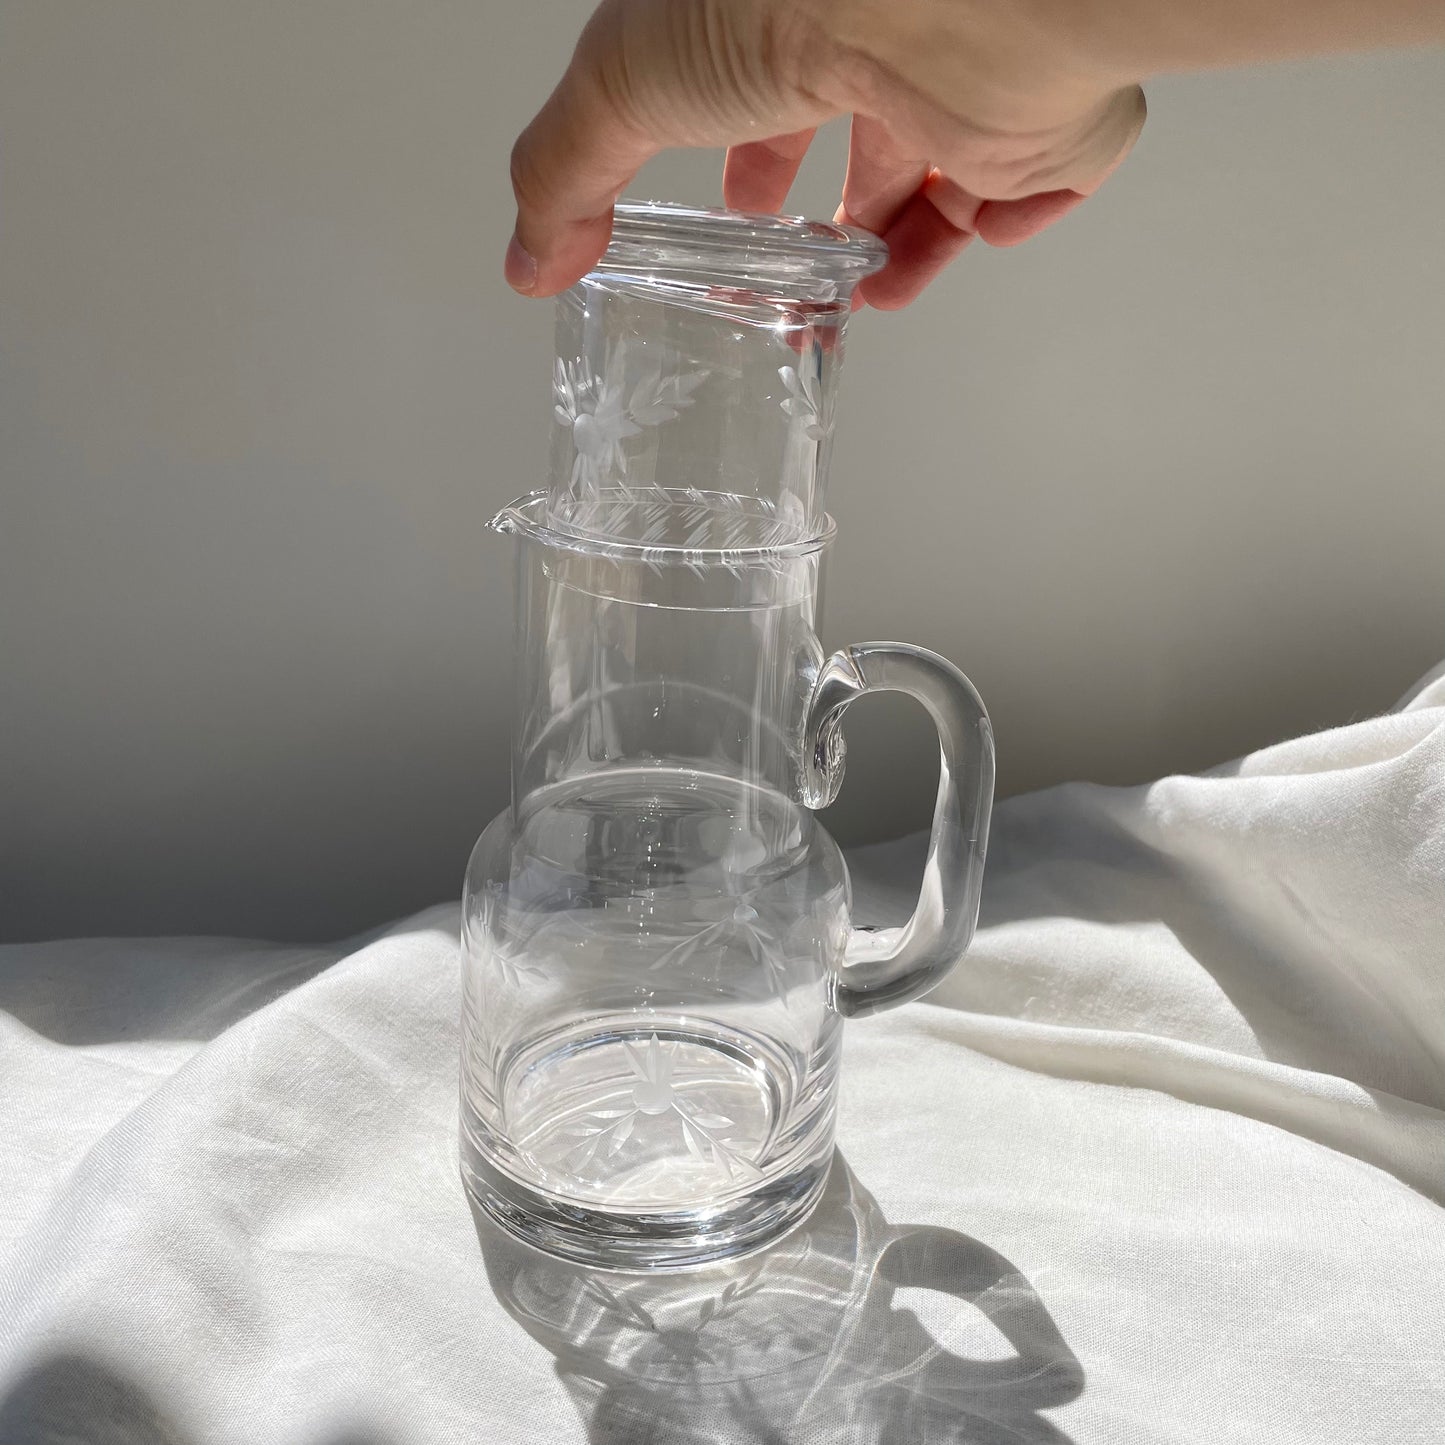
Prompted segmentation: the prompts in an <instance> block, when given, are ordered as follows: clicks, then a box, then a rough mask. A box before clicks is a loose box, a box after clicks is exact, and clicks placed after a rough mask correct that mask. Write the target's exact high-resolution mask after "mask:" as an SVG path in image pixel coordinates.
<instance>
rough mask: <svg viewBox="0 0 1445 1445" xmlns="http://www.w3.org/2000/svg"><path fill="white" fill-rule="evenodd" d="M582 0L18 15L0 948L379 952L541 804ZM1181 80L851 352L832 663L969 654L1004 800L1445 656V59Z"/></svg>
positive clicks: (45, 1) (799, 201) (4, 441)
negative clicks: (553, 365) (530, 494)
mask: <svg viewBox="0 0 1445 1445" xmlns="http://www.w3.org/2000/svg"><path fill="white" fill-rule="evenodd" d="M585 8H586V7H585V5H583V4H578V3H574V0H568V3H565V4H564V3H561V0H551V3H548V4H531V5H523V4H520V3H518V4H507V5H502V4H477V3H475V0H466V3H460V0H459V3H441V0H425V3H420V0H413V3H408V4H405V5H403V4H395V3H386V4H372V3H363V0H307V3H306V4H304V5H297V4H291V3H279V0H278V3H245V4H220V3H204V4H196V3H179V0H176V3H143V0H128V3H126V4H119V5H107V4H98V3H92V4H84V3H71V4H57V3H53V0H3V3H0V146H3V151H0V166H3V169H0V348H3V352H0V468H3V472H0V730H3V749H0V935H3V936H4V937H7V938H12V939H13V938H23V937H38V936H45V935H54V934H81V933H98V932H174V931H207V932H233V933H246V934H270V935H282V936H291V937H297V938H300V937H305V936H324V935H336V934H340V933H343V932H345V931H348V930H351V929H355V928H358V927H361V926H364V925H368V924H371V923H373V922H376V921H379V920H381V919H384V918H386V917H388V916H392V915H396V914H398V913H401V912H402V911H404V910H407V909H410V908H412V907H414V906H419V905H422V904H425V903H428V902H431V901H434V900H436V899H437V898H439V897H444V896H446V895H448V894H450V893H451V892H452V891H453V890H454V889H455V888H456V886H457V883H458V879H459V877H460V873H461V869H462V865H463V862H464V860H465V857H466V854H467V851H468V849H469V847H470V844H471V841H472V839H473V838H474V836H475V835H476V833H477V832H478V831H479V830H480V828H481V826H482V825H483V824H484V822H485V821H486V819H487V818H488V817H489V816H490V814H491V813H492V812H493V811H494V810H496V809H497V808H498V807H500V806H501V805H502V803H503V798H504V789H505V754H506V746H507V744H506V727H507V696H508V686H509V681H508V669H509V655H510V641H511V634H510V626H511V623H510V616H511V600H510V589H509V565H510V558H509V556H508V554H507V550H506V547H505V545H504V544H503V543H501V542H500V541H497V540H494V539H492V538H490V537H489V536H487V535H485V534H484V532H483V523H484V522H485V521H486V519H487V517H488V516H489V515H490V513H491V512H492V511H493V510H494V508H495V507H496V506H497V505H498V504H499V503H501V502H503V501H505V500H507V499H509V498H510V497H511V496H513V495H514V494H515V493H518V492H521V491H523V490H526V489H528V488H529V487H530V486H532V485H533V484H534V483H535V481H536V479H537V471H538V467H539V465H540V463H541V460H542V455H543V441H544V423H545V417H546V411H547V406H548V357H549V354H550V326H551V317H550V310H549V308H548V307H547V306H546V305H545V304H542V305H539V304H535V303H527V302H524V301H522V300H519V299H517V298H514V297H512V296H511V295H510V294H509V293H508V292H507V291H506V290H505V288H504V287H503V285H502V283H501V280H500V276H499V266H500V257H501V252H502V247H503V245H504V243H505V240H506V237H507V234H508V231H509V229H510V224H511V212H510V206H509V198H508V191H507V185H506V159H507V152H508V149H509V147H510V143H511V139H512V136H513V135H514V133H515V132H516V130H517V129H518V128H519V127H520V126H521V125H522V124H523V123H524V122H525V120H526V119H527V117H528V116H529V115H530V113H531V111H532V110H533V109H534V108H535V106H536V104H537V103H538V102H539V101H540V99H541V97H542V95H543V93H544V92H545V90H546V88H547V87H549V86H550V85H551V83H552V82H553V80H554V79H555V77H556V75H557V74H558V73H559V72H560V69H561V67H562V65H563V63H564V60H565V58H566V55H567V53H568V51H569V50H570V47H571V42H572V39H573V37H574V35H575V32H576V29H577V27H578V26H579V25H580V23H581V20H582V17H583V14H584V11H585ZM1150 98H1151V104H1152V111H1153V114H1152V117H1151V120H1150V124H1149V126H1148V128H1147V129H1146V132H1145V135H1144V138H1143V140H1142V142H1141V145H1140V148H1139V150H1138V152H1137V154H1136V155H1135V156H1134V157H1133V159H1132V160H1131V161H1130V163H1129V164H1128V165H1127V166H1125V167H1124V168H1123V170H1122V171H1121V172H1120V173H1119V174H1118V176H1117V177H1116V178H1115V180H1114V181H1113V182H1112V183H1111V184H1110V186H1109V187H1108V188H1107V189H1106V190H1105V192H1104V193H1103V194H1102V195H1101V196H1100V197H1099V198H1098V199H1097V200H1095V201H1094V202H1092V203H1091V204H1090V205H1088V206H1085V207H1083V208H1082V209H1081V210H1080V211H1078V212H1077V213H1076V214H1075V215H1074V216H1073V217H1071V218H1070V219H1069V220H1067V221H1066V222H1065V223H1064V224H1063V225H1061V226H1060V227H1058V228H1057V229H1056V230H1055V231H1053V232H1051V233H1050V234H1048V235H1046V236H1045V237H1043V238H1041V239H1039V240H1038V241H1036V242H1034V243H1033V244H1031V245H1029V246H1026V247H1024V248H1022V249H1019V250H1017V251H1012V252H989V251H987V250H985V249H983V248H981V247H980V248H978V249H976V250H974V251H971V252H970V253H969V254H968V256H967V257H966V258H965V259H964V261H963V263H962V264H960V265H959V266H958V267H957V268H956V269H955V271H954V272H953V274H952V275H950V276H949V277H948V278H947V280H946V281H945V282H944V283H943V284H942V285H940V286H939V287H938V288H937V289H936V290H935V291H934V292H933V293H932V294H931V296H930V297H929V299H928V300H927V301H926V302H925V303H924V304H921V305H919V306H917V307H915V308H914V309H913V310H912V311H911V312H909V313H907V314H904V315H900V316H893V317H878V316H876V315H873V316H864V317H862V318H861V319H860V321H859V322H858V323H857V325H856V327H855V329H854V331H853V334H852V337H851V347H850V360H849V374H848V376H847V377H846V379H845V395H844V399H843V406H842V408H841V409H840V421H839V426H838V450H837V463H836V471H835V481H834V494H833V496H834V511H835V512H836V514H837V516H838V519H839V522H840V525H841V528H842V532H841V537H840V540H839V542H838V545H837V549H836V552H835V554H834V558H833V563H832V569H831V576H830V589H829V619H828V621H829V628H828V631H829V640H830V641H831V642H835V643H837V642H842V641H845V640H848V639H859V640H861V639H864V638H869V637H875V636H885V637H900V638H906V639H909V640H913V641H918V642H921V643H924V644H927V645H929V646H932V647H935V648H938V649H939V650H941V651H943V652H946V653H948V654H949V655H951V656H952V657H954V658H956V659H957V660H958V661H959V662H960V663H961V664H962V665H963V666H964V667H965V668H966V669H967V670H968V671H969V672H970V674H971V675H972V676H973V678H974V680H975V681H976V682H977V684H978V685H979V687H980V689H981V690H982V692H983V694H984V696H985V697H986V698H987V700H988V702H989V704H990V707H991V710H992V712H993V715H994V719H995V723H996V725H997V730H998V735H999V739H1000V748H1001V753H1000V757H1001V782H1002V786H1003V789H1004V790H1005V791H1017V790H1020V789H1025V788H1034V787H1039V786H1042V785H1046V784H1050V783H1053V782H1056V781H1059V780H1061V779H1067V778H1092V779H1097V780H1102V781H1108V782H1129V781H1137V780H1143V779H1147V778H1150V777H1153V776H1156V775H1158V774H1161V773H1163V772H1166V771H1169V770H1174V769H1190V768H1196V767H1199V766H1202V765H1207V764H1210V763H1214V762H1217V761H1220V760H1222V759H1224V758H1227V757H1228V756H1230V755H1232V754H1235V753H1238V752H1240V751H1243V750H1245V749H1247V748H1250V747H1253V746H1256V745H1258V744H1262V743H1266V742H1269V741H1271V740H1274V739H1278V738H1280V737H1282V736H1285V735H1288V734H1291V733H1294V732H1297V731H1300V730H1304V729H1310V728H1316V727H1319V726H1321V725H1326V724H1333V723H1341V722H1344V721H1347V720H1348V719H1350V718H1352V717H1357V716H1360V715H1362V714H1366V713H1369V712H1370V711H1372V710H1375V709H1379V708H1382V707H1385V706H1388V705H1389V704H1390V703H1391V702H1392V701H1393V700H1394V699H1395V697H1396V696H1397V695H1398V694H1399V693H1400V692H1401V691H1402V690H1403V689H1404V688H1405V687H1406V686H1407V685H1408V684H1409V683H1410V682H1411V680H1412V679H1413V678H1414V677H1415V676H1416V675H1417V674H1418V673H1420V672H1422V671H1423V670H1425V669H1426V668H1427V667H1428V666H1430V665H1431V664H1433V663H1434V662H1436V661H1438V660H1439V659H1440V658H1441V657H1442V656H1445V577H1442V561H1441V559H1442V536H1445V249H1442V244H1441V237H1442V235H1445V56H1442V55H1440V54H1428V55H1415V56H1405V57H1388V58H1372V59H1368V60H1356V61H1351V62H1328V63H1322V64H1312V65H1308V66H1301V67H1291V68H1286V69H1277V70H1269V71H1257V72H1253V73H1248V74H1230V75H1220V76H1211V77H1206V78H1195V79H1190V80H1184V81H1167V82H1162V83H1159V84H1156V85H1155V86H1153V87H1152V88H1151V91H1150ZM843 142H844V135H843V133H842V132H841V131H837V132H835V133H834V134H832V135H830V136H828V137H825V141H824V143H823V144H822V145H820V147H819V149H818V154H817V156H816V157H815V159H814V160H813V161H812V162H810V164H809V167H808V170H807V172H806V174H805V176H804V177H803V180H802V181H801V182H800V185H799V187H798V189H797V191H796V192H795V195H794V200H793V205H792V207H791V208H792V209H795V210H802V211H807V212H811V213H817V214H824V215H826V214H829V213H831V210H832V207H833V205H834V203H835V200H836V192H837V187H838V184H839V179H840V176H841V159H842V147H843ZM717 175H718V164H717V158H716V157H715V156H681V157H668V158H665V159H663V160H661V161H660V162H658V163H657V164H656V165H655V166H654V167H653V168H652V169H651V170H650V171H649V172H648V174H647V176H646V177H645V179H644V181H643V182H642V183H641V184H640V185H639V186H638V187H637V188H635V189H636V193H639V194H653V195H662V196H670V197H676V198H681V199H691V200H697V201H715V199H716V197H717ZM850 740H851V742H852V744H853V748H852V764H851V776H850V782H849V784H848V787H847V789H846V791H845V798H846V802H845V804H843V805H841V806H840V810H839V813H838V815H837V816H836V817H835V819H834V822H835V824H836V827H837V830H838V831H839V832H840V833H842V834H843V835H844V836H845V837H846V838H854V839H856V838H860V837H866V836H880V835H884V834H887V833H890V832H899V831H903V830H906V829H909V828H912V827H916V826H922V824H923V823H924V822H925V821H926V818H927V815H928V807H929V797H930V795H931V790H932V787H933V778H934V772H933V762H932V748H931V745H930V743H929V740H928V734H927V731H926V729H925V727H924V725H923V724H922V723H921V721H919V719H917V718H915V717H914V716H913V715H912V714H911V713H909V712H908V711H907V710H906V709H905V708H900V709H890V708H889V707H888V706H887V705H886V704H884V703H882V702H879V703H874V704H872V705H871V708H870V707H866V706H865V708H864V709H860V711H859V714H858V716H857V719H856V722H854V723H853V724H852V725H851V727H850Z"/></svg>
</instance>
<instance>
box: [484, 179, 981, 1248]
mask: <svg viewBox="0 0 1445 1445" xmlns="http://www.w3.org/2000/svg"><path fill="white" fill-rule="evenodd" d="M885 254H886V253H885V252H884V249H883V247H882V244H881V243H880V242H879V241H877V240H876V239H875V238H873V237H871V236H868V235H866V234H865V233H862V232H857V231H852V230H849V229H846V228H841V227H836V226H828V225H819V224H814V223H807V222H802V221H793V220H786V219H779V218H776V217H748V216H740V215H736V214H732V213H726V212H698V211H691V210H685V209H683V208H680V207H669V206H655V205H654V206H633V205H624V206H620V207H619V208H618V212H617V222H616V226H615V230H614V237H613V241H612V244H611V246H610V248H609V250H608V252H607V255H606V256H605V257H604V259H603V261H602V263H601V265H600V266H599V267H598V269H597V270H596V271H595V272H593V273H592V274H591V275H589V276H588V277H586V278H585V279H584V280H583V281H582V282H581V283H579V285H578V286H576V287H574V288H573V289H572V290H571V291H570V292H568V293H566V294H565V295H564V296H562V297H561V298H559V301H558V304H557V357H556V363H555V371H554V378H553V392H554V411H553V416H554V422H553V440H552V451H551V476H550V485H549V486H548V488H547V489H546V490H542V491H538V492H536V493H534V494H532V495H530V496H527V497H524V498H522V499H520V500H519V501H517V502H515V503H514V504H512V505H511V506H509V507H508V508H506V509H505V510H504V511H503V512H502V513H501V514H500V515H499V516H498V517H497V518H496V519H495V521H494V523H493V526H494V528H495V529H496V530H497V531H499V532H501V533H503V534H505V535H508V536H510V537H511V538H513V540H514V543H515V547H516V556H517V579H518V585H517V616H516V627H517V631H516V659H515V693H514V698H515V703H514V706H515V712H514V717H513V748H512V805H511V807H510V808H509V809H508V811H507V812H505V813H503V814H502V815H500V816H499V817H498V818H496V819H495V820H494V821H493V823H492V824H491V826H490V827H489V828H488V829H487V830H486V832H485V833H483V835H482V837H481V839H480V840H479V842H478V844H477V846H476V849H475V850H474V852H473V854H472V858H471V861H470V864H469V865H468V869H467V878H466V885H465V892H464V897H463V921H462V946H463V968H464V980H463V989H464V992H463V1018H462V1026H463V1029H462V1078H461V1150H462V1168H463V1175H464V1178H465V1180H466V1183H467V1185H468V1188H469V1189H470V1190H471V1192H472V1193H473V1195H474V1197H475V1198H476V1200H477V1202H478V1203H479V1204H480V1205H481V1206H482V1207H483V1208H485V1209H486V1210H487V1211H488V1212H489V1213H490V1214H491V1215H492V1216H493V1217H494V1218H495V1219H497V1220H498V1221H499V1222H500V1223H501V1224H502V1225H504V1226H505V1227H507V1228H509V1229H510V1230H512V1231H513V1232H514V1233H516V1234H518V1235H520V1236H521V1237H522V1238H524V1239H526V1240H529V1241H530V1242H532V1243H534V1244H536V1245H539V1246H541V1247H542V1248H545V1249H549V1250H551V1251H553V1252H555V1253H558V1254H562V1255H565V1256H568V1257H570V1258H573V1259H577V1260H581V1261H583V1262H586V1263H589V1264H593V1265H599V1266H603V1267H615V1268H623V1269H627V1268H658V1267H667V1266H675V1265H685V1264H691V1263H699V1262H702V1261H704V1260H709V1259H716V1258H721V1257H725V1256H729V1255H733V1254H738V1253H741V1252H743V1251H745V1250H748V1249H751V1248H754V1247H757V1246H760V1245H762V1244H764V1243H766V1242H767V1241H769V1240H771V1239H772V1238H773V1237H775V1236H776V1235H777V1234H779V1233H780V1232H782V1231H783V1230H785V1229H787V1228H789V1227H790V1226H791V1225H793V1224H794V1223H796V1222H798V1221H799V1220H801V1219H802V1218H803V1217H804V1216H805V1215H806V1214H807V1213H808V1211H809V1210H810V1209H811V1208H812V1206H813V1204H814V1203H815V1202H816V1200H817V1199H818V1197H819V1195H820V1194H821V1191H822V1189H823V1186H824V1181H825V1179H826V1176H827V1173H828V1167H829V1164H830V1161H831V1158H832V1153H833V1128H834V1109H835V1101H836V1096H837V1084H838V1063H839V1044H840V1028H841V1022H842V1019H843V1018H844V1017H846V1016H851V1015H856V1014H863V1013H868V1012H871V1011H873V1010H875V1009H878V1008H882V1007H887V1006H889V1005H892V1004H896V1003H900V1002H902V1001H904V1000H905V999H909V998H913V997H916V996H917V995H918V994H920V993H922V992H923V991H924V990H925V989H927V988H929V987H930V986H931V985H932V984H934V983H935V982H937V980H938V979H939V978H940V977H941V976H942V975H943V974H944V973H945V972H946V971H947V970H948V969H949V968H951V967H952V966H953V964H954V963H956V962H957V960H958V958H959V957H960V955H961V954H962V953H963V951H964V950H965V949H966V948H967V946H968V943H969V941H970V939H971V937H972V934H973V928H974V923H975V920H976V918H977V912H978V897H979V887H980V883H981V879H982V871H983V860H984V849H985V844H986V839H987V832H988V820H989V810H990V805H991V802H992V795H993V743H992V735H991V732H990V729H989V723H988V717H987V714H986V713H985V711H984V708H983V704H982V703H981V701H980V700H979V697H978V694H977V693H976V692H975V691H974V689H973V687H972V685H971V684H970V683H969V681H968V679H967V678H966V677H964V675H963V674H962V673H961V672H959V671H958V670H957V669H956V668H955V667H954V666H953V665H952V664H950V663H948V662H946V661H945V660H943V659H942V658H940V657H937V656H936V655H934V654H932V653H929V652H925V651H924V650H922V649H920V648H915V647H909V646H905V645H902V644H897V643H869V644H865V645H858V646H853V647H848V648H845V649H843V650H842V651H840V652H836V653H834V654H833V655H832V656H828V655H826V654H825V653H824V651H823V649H822V646H821V644H820V642H819V640H818V635H817V629H818V620H819V581H820V573H821V569H822V564H823V559H824V556H825V554H826V552H827V548H828V543H829V541H830V540H831V538H832V535H833V526H832V523H831V521H830V520H829V519H828V517H827V515H826V511H825V498H824V491H825V485H826V477H827V464H828V453H829V447H830V443H831V436H832V425H833V411H834V399H835V396H836V388H837V374H838V367H839V365H840V363H841V360H842V342H843V333H844V328H845V325H846V322H847V319H848V315H849V311H850V302H851V297H852V291H853V287H854V286H855V284H856V282H857V281H858V280H859V279H860V278H861V277H863V276H865V275H867V274H869V273H870V272H871V271H873V270H875V269H877V267H878V266H879V265H880V264H881V263H882V261H883V259H884V256H885ZM880 689H887V690H896V691H902V692H905V693H909V694H912V695H913V696H914V697H916V698H918V699H919V701H921V702H922V703H923V705H924V706H925V707H926V708H927V709H928V711H929V713H930V714H931V716H932V718H933V721H934V722H935V724H936V725H937V728H938V735H939V741H940V752H941V776H940V780H939V789H938V799H937V804H936V807H935V812H934V819H933V832H932V838H931V844H930V848H929V852H928V858H927V862H926V865H925V868H924V875H923V879H922V883H921V889H920V895H919V900H918V904H917V907H916V909H915V912H914V914H913V916H912V918H911V920H910V921H909V922H908V923H907V924H906V925H904V926H903V927H901V928H894V929H883V930H876V931H865V930H863V929H858V928H855V927H854V926H853V924H852V921H851V919H850V915H849V906H850V900H849V884H848V871H847V867H846V865H845V863H844V860H843V857H842V855H841V853H840V852H839V850H838V848H837V846H836V844H834V842H833V841H832V839H831V838H830V837H829V836H828V834H827V833H826V831H825V830H824V829H823V828H822V826H821V825H820V824H819V823H818V821H817V820H816V818H815V817H814V816H813V810H814V809H816V808H820V807H823V806H825V805H826V804H827V803H829V802H831V801H832V799H833V798H834V796H835V795H836V793H837V791H838V787H839V785H840V783H841V780H842V774H843V757H844V747H843V735H842V732H841V728H840V722H841V719H842V716H843V713H844V711H845V710H846V709H847V707H848V705H849V704H850V703H851V702H852V701H853V700H854V699H855V698H857V697H859V696H861V695H862V694H863V693H865V692H870V691H875V690H880Z"/></svg>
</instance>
